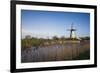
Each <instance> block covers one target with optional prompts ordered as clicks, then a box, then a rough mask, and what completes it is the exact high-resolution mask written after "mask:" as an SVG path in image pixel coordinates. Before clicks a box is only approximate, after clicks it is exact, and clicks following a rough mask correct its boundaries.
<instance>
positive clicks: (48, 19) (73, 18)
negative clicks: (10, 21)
mask: <svg viewBox="0 0 100 73" xmlns="http://www.w3.org/2000/svg"><path fill="white" fill-rule="evenodd" d="M72 23H73V24H74V28H76V29H77V31H76V35H77V37H84V36H89V35H90V14H89V13H82V12H81V13H79V12H56V11H36V10H21V25H22V38H24V37H25V36H26V35H31V36H33V37H39V38H51V37H52V36H58V37H62V36H64V37H69V31H67V29H70V27H71V24H72Z"/></svg>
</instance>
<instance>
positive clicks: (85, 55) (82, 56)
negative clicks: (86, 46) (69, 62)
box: [74, 50, 90, 60]
mask: <svg viewBox="0 0 100 73" xmlns="http://www.w3.org/2000/svg"><path fill="white" fill-rule="evenodd" d="M74 59H75V60H86V59H90V50H88V51H85V52H84V53H81V54H79V56H78V57H77V58H74Z"/></svg>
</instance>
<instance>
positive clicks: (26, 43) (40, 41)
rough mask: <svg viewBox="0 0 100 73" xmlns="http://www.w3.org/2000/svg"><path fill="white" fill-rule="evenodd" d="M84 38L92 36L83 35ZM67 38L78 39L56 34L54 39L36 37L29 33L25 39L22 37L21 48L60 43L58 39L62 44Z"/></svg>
mask: <svg viewBox="0 0 100 73" xmlns="http://www.w3.org/2000/svg"><path fill="white" fill-rule="evenodd" d="M81 39H82V40H89V39H90V37H81ZM66 40H78V39H77V38H72V39H71V38H65V37H64V36H62V37H60V38H59V37H57V36H54V37H53V38H52V39H44V38H36V37H31V36H30V35H27V36H26V37H25V38H24V39H21V48H22V49H26V48H30V47H32V46H34V47H36V48H38V47H40V46H45V45H49V44H58V41H59V43H60V44H62V43H63V42H64V41H66Z"/></svg>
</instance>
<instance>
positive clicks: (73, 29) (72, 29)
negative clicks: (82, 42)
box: [67, 23, 76, 39]
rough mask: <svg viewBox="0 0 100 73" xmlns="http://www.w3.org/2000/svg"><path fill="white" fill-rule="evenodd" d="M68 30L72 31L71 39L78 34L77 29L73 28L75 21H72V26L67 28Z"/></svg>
mask: <svg viewBox="0 0 100 73" xmlns="http://www.w3.org/2000/svg"><path fill="white" fill-rule="evenodd" d="M67 30H68V31H70V38H71V39H72V38H76V34H75V31H76V29H75V28H73V23H72V25H71V28H70V29H67Z"/></svg>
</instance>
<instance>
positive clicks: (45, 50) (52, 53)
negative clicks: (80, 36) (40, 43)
mask: <svg viewBox="0 0 100 73" xmlns="http://www.w3.org/2000/svg"><path fill="white" fill-rule="evenodd" d="M86 50H89V43H76V44H75V43H66V44H62V45H61V44H56V45H50V46H44V47H38V48H35V47H31V48H28V49H26V50H22V51H21V61H22V62H45V61H64V60H73V58H75V57H77V56H79V54H80V53H82V52H84V51H86Z"/></svg>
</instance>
